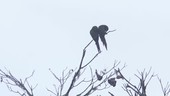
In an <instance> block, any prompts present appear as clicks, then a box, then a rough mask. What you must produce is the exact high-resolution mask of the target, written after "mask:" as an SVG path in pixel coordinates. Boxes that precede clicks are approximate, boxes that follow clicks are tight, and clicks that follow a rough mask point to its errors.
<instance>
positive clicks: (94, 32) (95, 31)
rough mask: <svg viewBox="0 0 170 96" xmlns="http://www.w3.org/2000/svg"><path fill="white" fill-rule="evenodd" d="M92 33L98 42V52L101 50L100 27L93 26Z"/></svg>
mask: <svg viewBox="0 0 170 96" xmlns="http://www.w3.org/2000/svg"><path fill="white" fill-rule="evenodd" d="M90 35H91V37H92V38H93V40H94V41H95V43H96V46H97V50H98V52H101V51H100V45H99V29H98V28H97V26H93V27H92V29H91V30H90Z"/></svg>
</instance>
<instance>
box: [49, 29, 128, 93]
mask: <svg viewBox="0 0 170 96" xmlns="http://www.w3.org/2000/svg"><path fill="white" fill-rule="evenodd" d="M113 31H116V30H113ZM113 31H108V32H107V33H109V32H113ZM92 41H93V40H91V41H90V42H89V43H88V44H87V46H85V47H84V49H83V54H82V58H81V61H80V64H79V67H78V69H77V68H76V69H77V70H76V69H74V70H73V69H69V71H68V72H66V73H65V71H66V70H63V72H62V75H61V77H58V76H56V75H55V73H54V72H53V71H51V69H50V72H51V73H52V75H53V76H54V77H55V78H56V79H57V81H58V82H59V86H58V87H57V86H56V85H55V84H54V88H55V91H52V90H51V89H48V88H47V90H48V91H49V92H51V93H52V94H53V95H55V96H69V93H70V92H71V90H73V89H74V88H76V87H77V86H79V85H81V84H84V83H85V85H87V86H86V87H85V88H84V89H82V88H81V89H82V91H81V92H79V93H77V94H76V96H89V95H91V94H92V93H94V92H95V91H97V90H104V89H107V88H109V87H110V86H113V84H114V87H115V84H116V81H115V79H114V78H112V77H113V76H114V75H116V73H115V68H117V67H118V65H119V64H120V62H118V61H115V62H114V64H113V66H112V68H110V69H105V70H102V71H101V73H102V74H101V75H99V74H98V72H97V69H96V72H95V73H96V74H94V73H93V69H92V68H91V67H90V63H91V62H92V61H93V60H94V59H95V58H96V57H97V56H98V55H99V54H100V53H101V52H100V51H99V52H98V53H97V54H95V55H94V57H93V58H92V59H91V60H89V62H88V63H86V64H84V65H83V60H84V57H85V55H86V48H87V47H88V46H89V45H90V44H91V43H92ZM87 67H89V69H90V73H91V78H90V79H89V80H87V79H86V78H84V79H83V80H81V79H80V77H82V76H83V73H84V72H85V70H86V69H87ZM124 67H125V66H123V67H122V68H121V69H123V68H124ZM72 74H74V75H73V77H72V79H71V83H70V84H69V87H68V86H64V85H65V84H66V83H67V80H68V79H69V78H71V75H72ZM113 79H114V80H113ZM99 81H100V83H98V82H99ZM102 85H103V86H102ZM67 87H68V90H67V91H66V92H63V89H64V88H67Z"/></svg>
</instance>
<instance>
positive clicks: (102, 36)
mask: <svg viewBox="0 0 170 96" xmlns="http://www.w3.org/2000/svg"><path fill="white" fill-rule="evenodd" d="M98 29H99V31H98V32H99V37H100V39H101V41H102V43H103V45H104V46H105V48H106V50H107V42H106V39H105V35H106V34H107V31H108V30H109V27H108V26H107V25H100V26H99V28H98Z"/></svg>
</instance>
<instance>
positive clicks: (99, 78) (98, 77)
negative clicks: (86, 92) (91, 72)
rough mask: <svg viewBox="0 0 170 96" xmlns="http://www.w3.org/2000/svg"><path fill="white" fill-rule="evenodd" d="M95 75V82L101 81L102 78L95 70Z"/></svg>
mask: <svg viewBox="0 0 170 96" xmlns="http://www.w3.org/2000/svg"><path fill="white" fill-rule="evenodd" d="M95 73H96V76H97V80H99V81H100V80H102V78H103V76H101V75H99V74H98V73H97V70H96V72H95Z"/></svg>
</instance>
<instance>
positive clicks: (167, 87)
mask: <svg viewBox="0 0 170 96" xmlns="http://www.w3.org/2000/svg"><path fill="white" fill-rule="evenodd" d="M158 80H159V83H160V85H161V89H162V92H163V96H169V93H170V84H169V82H167V83H166V85H165V86H163V84H162V80H161V79H160V78H159V77H158Z"/></svg>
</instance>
